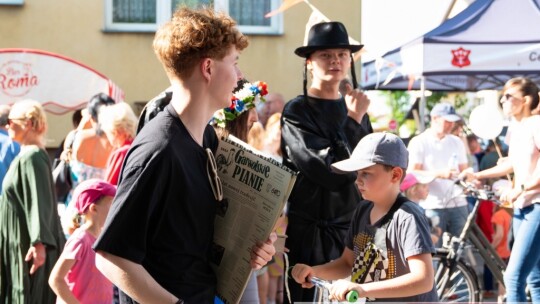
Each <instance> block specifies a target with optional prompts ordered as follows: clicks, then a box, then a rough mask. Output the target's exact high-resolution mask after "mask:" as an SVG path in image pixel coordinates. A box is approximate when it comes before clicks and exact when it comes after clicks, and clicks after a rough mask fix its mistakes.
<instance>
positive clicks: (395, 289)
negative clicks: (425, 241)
mask: <svg viewBox="0 0 540 304" xmlns="http://www.w3.org/2000/svg"><path fill="white" fill-rule="evenodd" d="M407 261H408V264H409V269H410V270H411V272H410V273H407V274H404V275H402V276H399V277H397V278H393V279H389V280H385V281H379V282H372V283H367V284H356V283H352V282H350V281H346V280H339V281H337V282H335V283H334V284H332V287H331V288H330V298H331V299H336V300H340V301H344V300H346V298H345V297H346V296H347V293H348V292H349V291H351V290H356V291H357V292H358V296H359V297H363V298H364V297H370V298H398V297H410V296H414V295H419V294H423V293H426V292H428V291H430V290H431V289H432V288H433V277H434V274H433V264H432V260H431V254H430V253H423V254H419V255H415V256H411V257H409V258H408V259H407Z"/></svg>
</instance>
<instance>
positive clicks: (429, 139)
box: [408, 103, 468, 245]
mask: <svg viewBox="0 0 540 304" xmlns="http://www.w3.org/2000/svg"><path fill="white" fill-rule="evenodd" d="M430 115H431V126H430V128H429V129H427V130H425V131H424V132H423V133H422V134H420V135H418V136H416V137H414V138H412V139H411V141H410V143H409V146H408V150H409V168H408V171H409V172H413V171H414V172H423V173H428V174H430V175H433V176H436V178H435V180H434V181H433V182H431V183H430V184H429V195H428V197H427V198H426V199H425V200H424V201H421V202H420V205H421V206H422V207H423V208H424V209H425V210H426V215H427V216H428V217H429V218H431V219H432V222H433V224H434V225H437V226H438V227H440V228H441V230H442V232H450V233H451V234H452V235H459V234H460V233H461V230H462V229H463V226H464V225H465V221H466V220H467V215H468V209H467V201H466V199H465V197H463V196H462V195H461V189H460V188H459V187H458V186H456V185H455V179H456V178H457V176H458V174H459V172H461V171H462V170H464V169H465V168H467V167H468V162H467V154H466V149H465V145H464V144H463V141H461V139H460V138H458V137H457V136H454V135H451V134H450V131H451V130H452V126H453V125H454V122H456V121H458V120H460V119H461V117H459V116H458V115H457V114H456V110H455V109H454V107H453V106H452V105H450V104H448V103H440V104H437V105H436V106H435V107H433V109H432V110H431V113H430ZM440 242H441V241H440V240H439V244H435V245H440Z"/></svg>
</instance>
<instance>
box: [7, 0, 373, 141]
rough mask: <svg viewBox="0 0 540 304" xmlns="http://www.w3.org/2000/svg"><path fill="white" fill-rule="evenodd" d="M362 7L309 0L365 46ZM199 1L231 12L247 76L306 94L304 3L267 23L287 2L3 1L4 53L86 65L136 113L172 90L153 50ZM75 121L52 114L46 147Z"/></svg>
mask: <svg viewBox="0 0 540 304" xmlns="http://www.w3.org/2000/svg"><path fill="white" fill-rule="evenodd" d="M285 1H290V0H285ZM360 2H361V0H311V1H310V3H311V4H312V5H313V6H315V7H316V8H318V9H319V10H320V11H321V12H322V13H323V14H325V15H326V16H327V17H328V18H329V19H330V20H335V21H341V22H343V23H344V24H345V26H346V27H347V29H348V30H349V35H350V36H351V37H353V38H355V39H356V40H360V41H361V39H360V32H361V31H360V15H361V14H360ZM201 3H202V4H205V5H213V6H214V7H215V9H217V10H224V11H228V13H229V14H231V16H233V17H234V18H235V19H236V20H237V21H238V22H239V24H240V29H241V31H242V32H243V33H245V34H247V35H248V36H249V39H250V46H249V47H248V48H247V49H246V50H244V52H243V53H242V55H241V57H240V61H239V65H240V68H241V69H242V71H243V72H244V75H245V76H246V78H248V79H250V80H252V81H255V80H264V81H266V82H267V83H268V85H269V91H271V92H279V93H282V94H283V95H284V96H285V99H286V100H289V99H291V98H293V97H295V96H296V95H297V94H300V93H301V91H302V71H303V61H302V60H301V58H299V57H297V56H296V55H294V53H293V51H294V49H295V48H296V47H298V46H300V45H301V44H302V43H303V40H304V34H305V32H306V30H305V25H306V22H307V21H308V19H309V16H310V14H311V12H312V9H311V8H310V7H309V6H308V5H307V4H306V3H304V2H301V3H299V4H297V5H295V6H293V7H291V8H290V9H288V10H287V11H285V12H284V13H283V14H279V15H277V16H276V17H273V18H270V19H267V18H264V17H263V16H264V14H265V13H267V12H269V11H271V10H273V9H275V8H277V7H279V6H280V5H281V3H282V0H102V1H63V0H46V1H43V0H0V48H30V49H39V50H44V51H47V52H52V53H57V54H61V55H63V56H66V57H69V58H72V59H74V60H76V61H79V62H81V63H83V64H85V65H88V66H90V67H92V68H93V69H95V70H97V71H99V72H100V73H102V74H104V75H106V76H107V77H108V78H110V79H111V80H112V81H114V82H115V83H116V84H117V85H118V86H119V87H120V88H122V90H123V91H124V93H125V101H126V102H128V103H130V104H132V105H133V106H134V109H135V110H137V109H138V107H137V104H139V105H140V104H142V103H144V102H145V101H147V100H149V99H151V98H152V97H154V96H155V95H157V94H158V93H159V92H161V91H162V90H163V89H165V88H166V87H167V86H168V81H167V78H166V76H165V74H164V72H163V69H162V67H161V65H160V63H159V62H158V60H157V59H156V56H155V55H154V53H153V50H152V40H153V38H154V33H155V30H156V28H157V27H158V25H159V24H161V23H163V22H165V21H167V20H168V19H169V18H170V16H171V12H172V11H173V10H174V8H175V7H176V5H179V4H187V5H197V4H201ZM374 26H375V25H374ZM357 67H359V65H358V64H357ZM90 97H91V96H89V98H90ZM70 121H71V113H68V114H66V115H52V114H50V115H49V132H48V141H47V147H50V148H52V147H56V146H58V144H59V143H60V142H61V140H62V139H63V138H64V136H65V135H66V134H67V132H68V131H69V130H70V129H71V122H70Z"/></svg>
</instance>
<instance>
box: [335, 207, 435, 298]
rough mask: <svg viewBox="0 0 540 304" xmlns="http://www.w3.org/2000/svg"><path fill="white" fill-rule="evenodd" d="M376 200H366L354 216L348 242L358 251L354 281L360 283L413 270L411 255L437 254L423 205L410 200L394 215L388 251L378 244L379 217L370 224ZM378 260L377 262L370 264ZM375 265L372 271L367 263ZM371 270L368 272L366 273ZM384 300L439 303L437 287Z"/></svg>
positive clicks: (387, 236) (383, 278)
mask: <svg viewBox="0 0 540 304" xmlns="http://www.w3.org/2000/svg"><path fill="white" fill-rule="evenodd" d="M372 208H373V203H372V202H370V201H362V202H360V203H359V206H358V208H357V209H356V211H355V214H354V215H353V219H352V221H351V226H350V228H349V233H348V235H347V239H346V241H345V244H346V245H347V247H348V248H349V249H351V250H352V251H353V252H354V254H355V262H354V266H353V269H352V273H351V280H352V281H354V282H357V283H361V280H360V279H362V280H363V283H368V282H373V281H383V280H388V279H392V278H395V277H398V276H401V275H404V274H407V273H409V272H410V269H409V265H408V262H407V258H409V257H411V256H415V255H419V254H423V253H434V252H435V248H434V246H433V243H432V242H431V235H430V229H429V223H428V221H427V218H426V217H425V215H424V214H423V212H422V210H421V209H420V207H419V206H418V205H417V204H415V203H413V202H410V201H407V202H405V203H403V204H402V205H401V206H400V208H399V209H398V210H396V212H395V213H394V215H393V216H392V220H391V221H390V223H389V225H387V227H386V228H387V230H386V247H387V250H386V252H382V250H380V249H379V248H377V246H376V245H375V243H376V242H375V241H374V238H375V232H376V230H377V229H378V228H379V229H380V225H381V221H380V220H379V221H378V222H376V223H375V224H374V225H372V224H371V223H370V213H371V210H372ZM370 259H374V263H369V261H370ZM368 264H371V266H370V267H369V270H367V269H366V266H367V265H368ZM366 271H367V272H368V273H367V275H366V274H365V272H366ZM376 301H384V302H438V297H437V292H436V290H435V286H433V289H432V290H431V291H430V292H427V293H424V294H421V295H416V296H412V297H405V298H386V299H382V298H379V299H376Z"/></svg>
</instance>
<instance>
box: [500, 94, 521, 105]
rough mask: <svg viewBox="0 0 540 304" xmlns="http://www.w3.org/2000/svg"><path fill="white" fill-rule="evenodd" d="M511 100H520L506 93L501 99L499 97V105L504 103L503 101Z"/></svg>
mask: <svg viewBox="0 0 540 304" xmlns="http://www.w3.org/2000/svg"><path fill="white" fill-rule="evenodd" d="M511 98H514V99H516V100H520V99H521V98H517V97H516V96H514V95H512V94H509V93H506V94H504V95H503V96H502V97H501V103H503V102H505V101H508V100H510V99H511Z"/></svg>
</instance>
